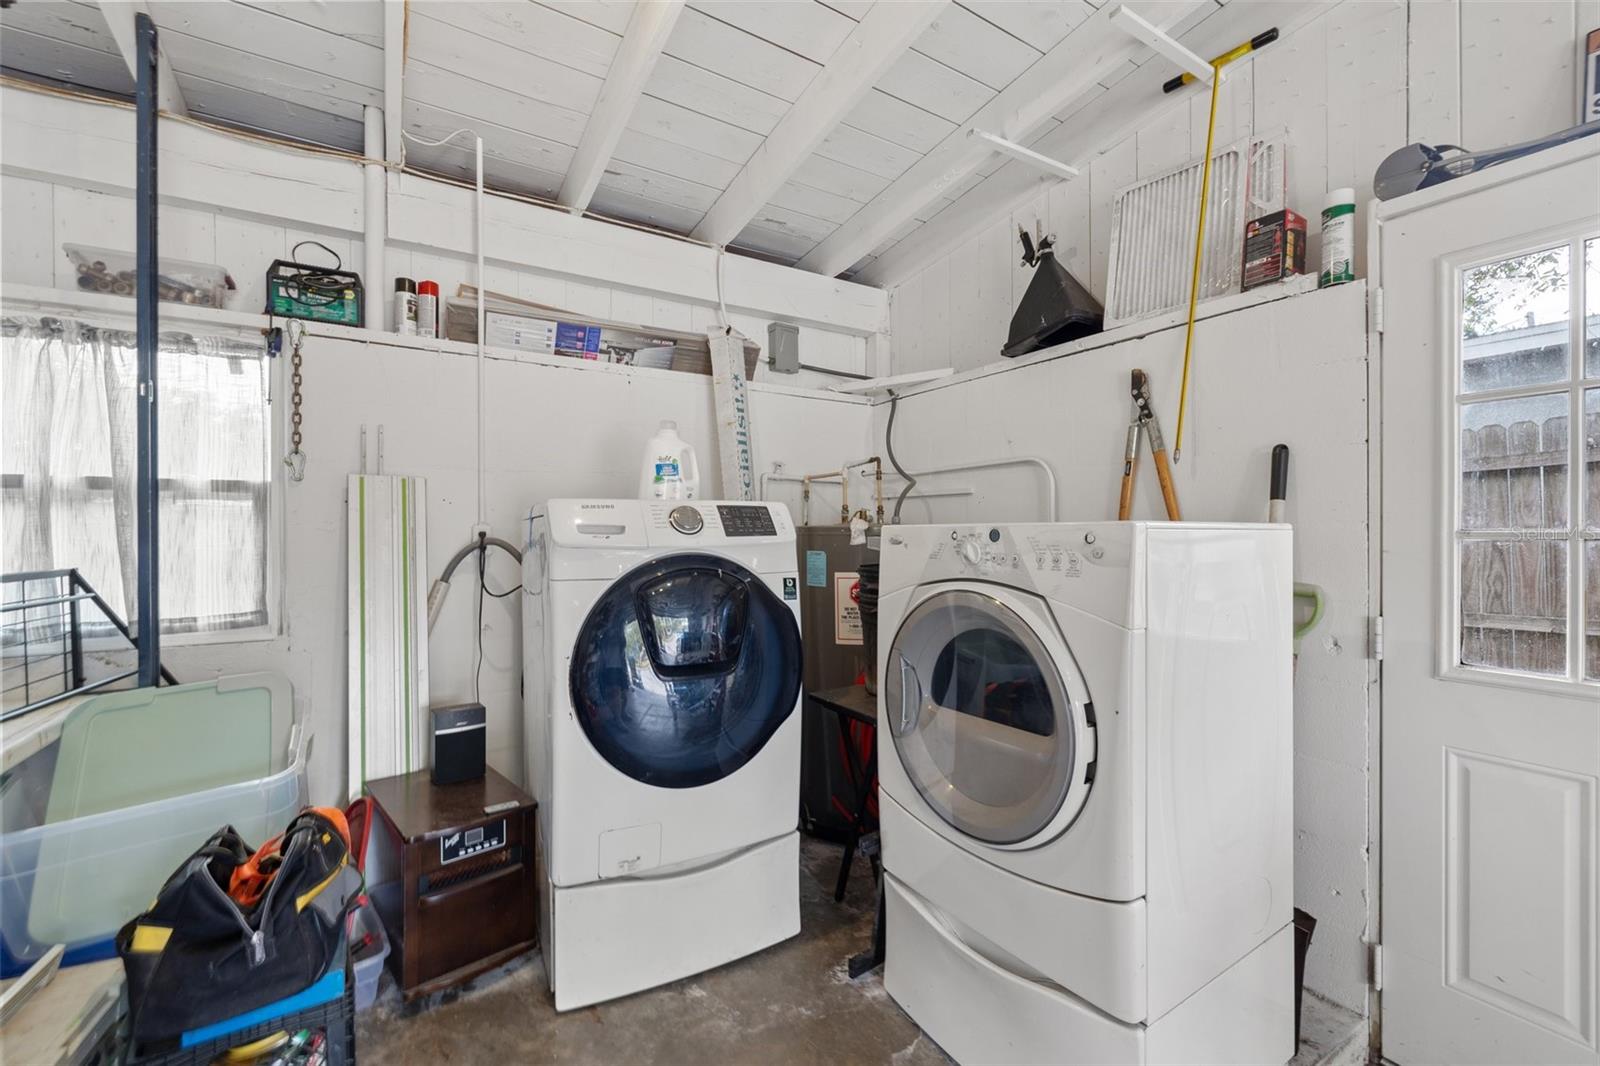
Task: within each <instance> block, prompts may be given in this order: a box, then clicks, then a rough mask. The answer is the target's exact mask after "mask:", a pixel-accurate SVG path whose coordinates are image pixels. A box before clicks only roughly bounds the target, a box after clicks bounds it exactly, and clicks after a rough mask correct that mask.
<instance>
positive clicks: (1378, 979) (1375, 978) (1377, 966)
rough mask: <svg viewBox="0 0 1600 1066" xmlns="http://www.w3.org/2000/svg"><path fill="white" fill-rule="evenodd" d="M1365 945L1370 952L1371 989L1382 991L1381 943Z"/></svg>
mask: <svg viewBox="0 0 1600 1066" xmlns="http://www.w3.org/2000/svg"><path fill="white" fill-rule="evenodd" d="M1367 947H1368V948H1369V949H1370V951H1371V953H1372V989H1373V991H1374V992H1382V991H1383V945H1382V944H1369V945H1367Z"/></svg>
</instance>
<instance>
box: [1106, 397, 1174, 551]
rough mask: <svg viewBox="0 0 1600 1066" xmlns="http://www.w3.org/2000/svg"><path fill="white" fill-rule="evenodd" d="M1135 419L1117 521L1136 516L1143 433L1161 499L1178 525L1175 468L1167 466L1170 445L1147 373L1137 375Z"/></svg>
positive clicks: (1124, 462) (1124, 460)
mask: <svg viewBox="0 0 1600 1066" xmlns="http://www.w3.org/2000/svg"><path fill="white" fill-rule="evenodd" d="M1130 391H1131V392H1132V394H1133V419H1132V421H1130V422H1129V423H1128V447H1127V450H1126V451H1125V452H1123V456H1122V502H1121V504H1120V505H1119V506H1118V507H1117V518H1118V519H1119V520H1121V521H1124V522H1126V521H1127V520H1128V519H1129V518H1131V517H1132V516H1133V479H1134V475H1135V474H1136V473H1137V472H1138V468H1139V432H1140V431H1141V430H1143V431H1144V432H1145V433H1146V434H1148V435H1149V437H1150V453H1151V454H1152V455H1153V456H1154V457H1155V463H1156V477H1157V479H1159V480H1160V482H1161V498H1162V500H1164V501H1165V502H1166V505H1167V518H1169V519H1170V520H1172V521H1174V522H1177V521H1180V520H1181V519H1182V518H1183V515H1181V514H1180V513H1179V512H1178V490H1177V489H1176V488H1175V487H1174V486H1173V484H1172V467H1171V466H1170V465H1168V463H1167V442H1166V440H1165V439H1164V438H1163V437H1162V436H1161V423H1160V422H1159V421H1157V420H1156V411H1155V408H1154V407H1152V406H1151V404H1150V378H1149V375H1147V374H1146V373H1145V372H1144V371H1143V370H1135V371H1134V372H1133V384H1132V387H1131V389H1130Z"/></svg>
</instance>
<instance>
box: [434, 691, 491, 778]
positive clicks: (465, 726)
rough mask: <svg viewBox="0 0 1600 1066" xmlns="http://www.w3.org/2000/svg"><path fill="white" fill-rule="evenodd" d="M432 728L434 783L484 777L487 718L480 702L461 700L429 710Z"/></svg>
mask: <svg viewBox="0 0 1600 1066" xmlns="http://www.w3.org/2000/svg"><path fill="white" fill-rule="evenodd" d="M428 717H429V719H430V720H431V722H432V725H433V729H432V733H433V783H434V784H436V785H455V784H460V783H461V782H462V781H476V780H478V779H479V778H481V777H482V776H483V759H484V747H485V739H484V738H485V735H486V734H487V733H488V720H487V717H486V715H485V714H484V710H483V704H481V703H459V704H456V705H455V706H453V707H433V708H430V709H429V711H428Z"/></svg>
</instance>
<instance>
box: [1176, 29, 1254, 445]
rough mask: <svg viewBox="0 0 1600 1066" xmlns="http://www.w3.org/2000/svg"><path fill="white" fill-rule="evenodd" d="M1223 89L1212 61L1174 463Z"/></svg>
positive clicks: (1185, 392) (1217, 66)
mask: <svg viewBox="0 0 1600 1066" xmlns="http://www.w3.org/2000/svg"><path fill="white" fill-rule="evenodd" d="M1241 54H1242V53H1241ZM1221 89H1222V64H1220V63H1218V62H1216V61H1214V60H1213V61H1212V63H1211V118H1210V119H1209V120H1208V121H1207V122H1206V154H1205V162H1204V163H1203V164H1201V167H1200V221H1199V223H1198V224H1197V225H1196V227H1195V234H1194V272H1193V273H1192V274H1191V275H1190V277H1189V324H1188V325H1187V326H1186V327H1185V328H1184V333H1183V379H1182V380H1181V381H1180V382H1179V383H1178V434H1177V436H1176V437H1174V438H1173V440H1172V461H1173V462H1174V463H1176V462H1178V461H1179V460H1180V459H1182V458H1183V415H1184V409H1185V407H1186V401H1187V400H1188V398H1189V359H1190V357H1191V356H1192V355H1193V354H1194V310H1195V305H1196V304H1197V303H1198V302H1199V300H1200V260H1201V257H1202V254H1203V253H1204V251H1205V246H1206V203H1207V201H1209V200H1210V199H1211V139H1212V138H1213V137H1215V136H1216V133H1217V96H1218V94H1219V93H1220V92H1221Z"/></svg>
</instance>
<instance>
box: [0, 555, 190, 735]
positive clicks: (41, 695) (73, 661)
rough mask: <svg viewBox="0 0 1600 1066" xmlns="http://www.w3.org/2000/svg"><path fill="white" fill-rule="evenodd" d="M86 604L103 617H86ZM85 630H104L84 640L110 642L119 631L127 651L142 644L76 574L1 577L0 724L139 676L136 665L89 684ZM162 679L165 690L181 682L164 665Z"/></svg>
mask: <svg viewBox="0 0 1600 1066" xmlns="http://www.w3.org/2000/svg"><path fill="white" fill-rule="evenodd" d="M40 586H43V587H42V588H41V587H40ZM13 589H14V590H15V595H12V590H13ZM85 607H92V608H94V609H95V610H96V611H98V612H99V615H100V617H99V618H95V617H94V616H93V615H91V616H90V617H89V618H88V619H87V620H86V619H85V618H84V614H85ZM86 629H90V630H100V631H101V633H91V634H90V635H89V636H88V637H87V639H91V640H94V639H99V638H100V636H101V635H102V634H103V635H104V637H106V638H109V639H115V638H114V635H113V634H115V633H120V634H121V635H122V637H123V639H124V640H126V641H127V642H128V645H129V646H130V647H132V648H134V649H137V648H138V646H139V639H138V638H137V637H135V636H134V635H133V633H132V631H131V630H129V628H128V623H127V622H125V621H123V620H122V618H121V616H119V615H118V614H117V612H116V611H114V610H112V609H111V605H110V604H108V603H106V601H105V600H104V599H103V598H102V597H101V595H100V594H99V593H98V592H96V591H95V590H94V588H93V586H91V585H90V584H89V583H88V582H87V581H85V580H84V579H83V575H82V574H80V573H78V571H77V570H76V569H70V568H69V569H64V570H31V571H24V572H21V573H15V574H4V575H0V663H3V664H4V666H5V679H4V681H3V682H0V722H8V721H11V720H12V719H15V718H20V717H21V716H22V715H25V714H27V713H29V712H30V711H36V710H38V709H40V708H41V707H48V706H50V705H51V704H53V703H58V702H60V701H61V700H64V699H66V698H68V697H69V696H76V695H82V694H83V693H86V692H93V691H95V690H97V689H103V688H107V687H108V686H111V685H114V684H116V683H117V682H119V681H126V680H127V679H129V678H134V677H137V676H138V674H139V671H138V669H137V667H135V668H134V669H130V670H123V671H120V672H116V673H112V674H109V675H107V676H104V677H96V678H94V679H93V680H90V679H89V676H88V672H87V671H86V670H85V668H84V642H85V639H86V637H85V630H86ZM19 675H20V678H19ZM161 679H162V680H163V681H165V682H166V683H167V684H169V685H176V684H177V683H178V680H177V678H175V677H173V676H172V673H171V672H170V671H168V670H167V669H166V667H162V668H161Z"/></svg>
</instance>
